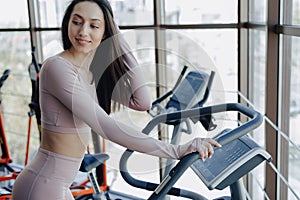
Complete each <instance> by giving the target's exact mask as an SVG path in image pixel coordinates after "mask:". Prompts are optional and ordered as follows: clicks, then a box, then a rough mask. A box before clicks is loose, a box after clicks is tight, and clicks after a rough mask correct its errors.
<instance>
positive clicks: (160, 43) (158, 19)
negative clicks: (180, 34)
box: [154, 0, 169, 180]
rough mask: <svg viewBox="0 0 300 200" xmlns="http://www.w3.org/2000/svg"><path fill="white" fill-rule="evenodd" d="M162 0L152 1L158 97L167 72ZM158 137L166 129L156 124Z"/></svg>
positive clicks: (162, 165) (161, 166)
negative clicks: (161, 28) (162, 25)
mask: <svg viewBox="0 0 300 200" xmlns="http://www.w3.org/2000/svg"><path fill="white" fill-rule="evenodd" d="M164 10H165V9H164V1H160V0H155V1H154V42H155V66H156V70H155V71H156V85H157V87H156V96H157V97H159V96H161V94H163V93H165V92H166V91H165V90H166V88H164V87H160V85H167V80H168V79H167V72H166V68H165V67H163V66H166V54H165V51H163V50H164V49H166V43H165V41H166V40H165V35H164V34H165V31H162V30H160V26H161V24H163V22H164ZM158 129H159V132H158V139H160V140H162V141H167V140H168V135H169V134H168V130H166V129H164V128H162V126H158ZM166 163H167V160H166V159H163V158H159V169H160V174H159V176H160V179H161V180H162V179H163V177H164V169H165V167H166Z"/></svg>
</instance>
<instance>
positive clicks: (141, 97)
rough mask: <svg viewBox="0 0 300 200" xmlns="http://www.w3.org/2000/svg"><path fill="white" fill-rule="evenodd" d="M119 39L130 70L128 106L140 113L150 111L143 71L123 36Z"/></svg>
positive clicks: (128, 73) (148, 93)
mask: <svg viewBox="0 0 300 200" xmlns="http://www.w3.org/2000/svg"><path fill="white" fill-rule="evenodd" d="M118 39H119V42H120V48H121V53H122V57H123V60H124V64H125V65H126V67H127V68H128V69H129V70H128V71H127V75H128V76H127V77H128V78H129V81H130V86H131V91H127V92H129V94H127V96H128V102H126V104H127V105H126V106H128V107H130V108H132V109H135V110H139V111H145V110H149V109H150V108H151V98H150V92H149V90H148V88H147V85H146V82H145V78H144V75H143V72H142V69H141V67H140V66H139V64H138V62H137V60H136V58H135V57H134V55H133V53H132V49H131V48H130V47H129V45H128V43H127V42H126V40H125V39H124V37H123V35H122V34H118Z"/></svg>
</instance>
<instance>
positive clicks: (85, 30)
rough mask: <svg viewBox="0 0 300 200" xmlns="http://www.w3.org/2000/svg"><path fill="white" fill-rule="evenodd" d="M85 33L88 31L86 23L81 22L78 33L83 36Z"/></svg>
mask: <svg viewBox="0 0 300 200" xmlns="http://www.w3.org/2000/svg"><path fill="white" fill-rule="evenodd" d="M87 33H88V25H87V24H83V25H82V26H81V28H80V31H79V35H80V36H82V37H83V36H86V35H87Z"/></svg>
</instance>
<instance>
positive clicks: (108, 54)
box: [62, 0, 129, 114]
mask: <svg viewBox="0 0 300 200" xmlns="http://www.w3.org/2000/svg"><path fill="white" fill-rule="evenodd" d="M85 1H89V2H94V3H96V4H97V5H98V6H99V7H100V8H101V9H102V11H103V14H104V20H105V32H104V36H105V38H104V39H103V40H102V42H101V44H100V46H99V47H98V49H97V52H96V54H95V57H94V60H93V62H92V64H91V66H90V70H91V71H92V73H93V76H94V80H95V84H96V90H97V96H98V102H99V105H100V106H101V107H102V108H103V109H104V110H105V112H106V113H108V114H109V113H110V112H111V100H112V93H113V91H114V90H115V91H117V93H116V94H117V95H118V97H116V98H119V101H120V102H122V101H124V100H125V98H126V97H125V96H124V93H122V90H123V89H126V88H128V85H129V81H128V80H127V79H125V81H124V82H123V83H122V84H121V85H119V84H118V86H117V87H116V85H117V81H118V80H119V79H120V78H121V77H122V76H123V75H124V74H126V71H127V70H128V68H127V67H126V65H125V64H124V62H123V59H122V53H121V49H120V43H119V40H118V37H116V35H117V34H118V29H117V27H116V24H115V22H114V19H113V17H114V16H113V11H112V8H111V6H110V4H109V2H108V1H107V0H73V1H72V2H71V3H70V4H69V6H68V7H67V9H66V11H65V15H64V17H63V21H62V41H63V48H64V49H65V50H67V49H70V48H71V47H72V44H71V41H70V39H69V36H68V28H69V27H68V26H69V21H70V18H71V14H72V12H73V9H74V7H75V5H76V4H78V3H80V2H85ZM116 88H117V89H116ZM126 90H127V89H126ZM122 94H123V96H122ZM117 107H119V106H117Z"/></svg>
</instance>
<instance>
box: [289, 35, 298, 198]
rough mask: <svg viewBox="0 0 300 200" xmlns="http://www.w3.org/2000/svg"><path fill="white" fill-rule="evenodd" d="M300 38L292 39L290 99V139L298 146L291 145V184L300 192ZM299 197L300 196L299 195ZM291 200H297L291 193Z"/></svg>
mask: <svg viewBox="0 0 300 200" xmlns="http://www.w3.org/2000/svg"><path fill="white" fill-rule="evenodd" d="M299 47H300V38H298V37H292V62H291V65H292V66H291V87H290V88H291V99H290V133H289V136H290V139H291V140H292V141H293V142H294V143H295V144H297V145H298V148H296V147H295V146H293V145H290V149H289V155H290V156H289V183H290V184H291V186H292V187H293V189H294V190H295V191H298V192H299V191H300V174H299V172H298V171H299V166H300V151H299V146H300V137H299V129H300V126H299V121H300V64H299V59H300V48H299ZM298 195H300V194H299V193H298ZM289 199H296V198H295V196H294V195H293V194H292V193H291V192H290V193H289Z"/></svg>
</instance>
